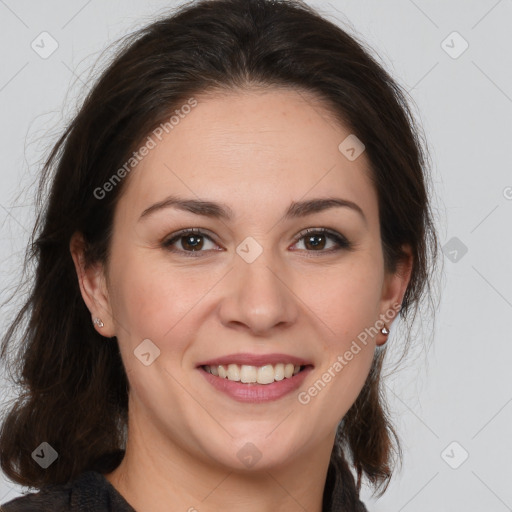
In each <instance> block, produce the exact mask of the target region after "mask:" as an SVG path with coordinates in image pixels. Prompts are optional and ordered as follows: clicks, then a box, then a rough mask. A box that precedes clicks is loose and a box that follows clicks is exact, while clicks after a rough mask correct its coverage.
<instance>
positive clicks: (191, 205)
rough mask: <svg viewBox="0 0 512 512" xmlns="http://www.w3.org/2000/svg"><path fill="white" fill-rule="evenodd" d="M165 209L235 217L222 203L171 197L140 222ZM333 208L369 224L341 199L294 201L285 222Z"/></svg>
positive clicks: (148, 211)
mask: <svg viewBox="0 0 512 512" xmlns="http://www.w3.org/2000/svg"><path fill="white" fill-rule="evenodd" d="M165 208H175V209H178V210H183V211H187V212H191V213H194V214H195V215H201V216H204V217H211V218H217V219H223V220H226V221H231V220H233V219H234V217H235V215H234V213H233V210H232V209H231V208H230V207H229V206H228V205H225V204H222V203H215V202H213V201H205V200H201V199H185V198H181V197H177V196H169V197H167V198H165V199H164V200H162V201H159V202H158V203H155V204H153V205H151V206H150V207H149V208H146V209H145V210H144V211H143V212H142V214H141V216H140V218H139V221H141V220H142V219H144V218H146V217H148V216H149V215H151V214H153V213H155V212H157V211H160V210H163V209H165ZM331 208H350V209H351V210H353V211H355V212H357V213H358V214H359V215H360V216H361V217H362V218H363V220H364V222H365V224H367V220H366V217H365V215H364V212H363V210H362V209H361V207H360V206H359V205H358V204H356V203H354V202H353V201H349V200H347V199H341V198H338V197H326V198H317V199H308V200H306V201H293V202H292V203H291V204H290V206H289V207H288V210H287V211H286V213H285V214H284V216H283V220H289V219H295V218H301V217H306V216H308V215H311V214H313V213H319V212H322V211H324V210H328V209H331Z"/></svg>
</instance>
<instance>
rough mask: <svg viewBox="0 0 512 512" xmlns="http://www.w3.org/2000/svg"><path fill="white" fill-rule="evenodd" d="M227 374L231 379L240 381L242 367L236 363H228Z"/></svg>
mask: <svg viewBox="0 0 512 512" xmlns="http://www.w3.org/2000/svg"><path fill="white" fill-rule="evenodd" d="M227 376H228V379H229V380H234V381H237V382H238V381H239V380H240V368H239V367H238V365H236V364H230V365H228V372H227Z"/></svg>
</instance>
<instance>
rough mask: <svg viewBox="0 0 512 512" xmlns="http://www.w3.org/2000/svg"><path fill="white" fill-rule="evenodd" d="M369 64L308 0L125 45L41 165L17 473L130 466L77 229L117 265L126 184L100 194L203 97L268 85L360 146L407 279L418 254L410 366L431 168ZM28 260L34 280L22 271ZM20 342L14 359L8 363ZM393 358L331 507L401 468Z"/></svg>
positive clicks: (62, 476)
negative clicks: (144, 145) (320, 114)
mask: <svg viewBox="0 0 512 512" xmlns="http://www.w3.org/2000/svg"><path fill="white" fill-rule="evenodd" d="M371 53H372V52H371V51H370V50H369V49H368V48H366V47H365V45H364V43H363V42H361V41H359V40H358V39H357V38H356V36H355V35H349V34H348V32H347V31H345V30H343V29H342V28H341V27H340V26H339V25H338V24H335V23H333V22H331V21H329V20H327V19H326V18H325V17H323V16H321V15H320V14H319V13H318V12H317V11H316V10H314V9H313V8H311V7H310V6H308V5H306V4H304V3H302V2H301V1H299V0H297V1H293V0H203V1H197V2H191V3H187V4H185V5H182V6H181V7H180V8H178V9H176V10H174V11H173V12H172V13H171V14H166V15H165V16H162V17H161V18H159V19H158V20H156V21H154V22H152V23H150V24H149V25H147V26H146V27H144V28H142V29H139V30H137V31H136V32H134V33H132V34H129V35H128V36H126V37H124V38H122V39H121V41H120V42H119V47H118V48H117V49H116V52H115V54H114V56H113V57H112V58H111V61H110V63H109V65H108V66H107V67H106V68H105V69H103V70H102V71H101V73H100V74H99V76H98V77H97V79H96V80H95V82H94V84H93V86H92V88H91V89H90V91H89V92H88V94H87V96H86V97H85V100H84V101H83V103H82V104H81V106H80V108H79V110H78V112H77V114H76V115H75V116H74V117H73V118H72V120H71V122H70V123H69V124H68V125H67V127H66V129H65V131H64V133H63V134H62V136H61V137H60V138H59V140H58V141H57V142H56V144H55V145H54V146H53V148H52V149H51V151H50V153H49V156H48V157H47V159H46V161H45V163H44V165H43V166H42V173H41V178H40V182H39V188H38V191H37V194H36V203H37V206H38V211H37V218H36V222H35V225H34V229H33V232H32V236H31V239H30V243H29V246H28V248H27V251H26V254H25V263H24V267H23V269H24V272H23V277H24V279H25V281H24V283H25V284H26V285H27V286H28V287H29V293H28V298H27V300H26V301H25V302H24V304H23V306H22V307H21V306H20V307H19V309H17V314H15V315H14V317H13V319H12V323H10V325H9V327H8V329H7V332H6V333H5V336H4V337H3V340H2V351H1V353H0V357H1V359H2V360H5V361H6V362H7V363H10V364H11V365H12V371H10V373H11V379H13V380H14V382H15V384H16V385H17V386H18V388H19V393H17V395H16V398H15V399H14V400H13V401H12V403H11V404H10V405H9V407H8V408H7V409H6V411H5V414H4V417H3V418H2V424H1V430H0V465H1V468H2V470H3V471H4V473H5V474H6V475H7V477H9V478H10V479H11V480H13V481H14V482H16V483H18V484H21V485H24V486H29V487H34V488H41V487H42V486H44V485H45V484H58V483H64V482H68V481H70V480H72V479H73V478H74V477H76V476H77V475H78V474H80V473H81V472H83V471H85V470H91V469H92V470H96V471H99V472H102V473H107V472H110V471H112V470H113V469H115V467H116V466H117V465H118V464H119V463H120V461H121V459H122V456H123V453H124V452H123V448H124V447H125V443H126V429H127V407H128V392H129V385H128V380H127V376H126V374H125V371H124V367H123V363H122V360H121V356H120V352H119V347H118V344H117V342H116V341H115V340H113V342H112V343H105V339H104V338H103V337H102V336H101V335H100V334H99V333H97V332H96V330H95V329H94V328H93V326H92V324H91V316H90V312H89V310H88V309H87V307H86V305H85V303H84V301H83V300H82V297H81V294H80V289H79V286H78V280H77V275H76V271H75V268H74V265H73V261H72V258H71V255H70V250H69V244H70V239H71V237H72V235H73V234H74V233H75V232H81V233H82V234H83V235H84V238H85V241H86V264H92V263H94V262H101V263H103V264H104V265H107V263H108V259H109V243H110V240H111V235H112V222H113V214H114V211H115V208H116V204H117V201H118V199H119V197H120V194H121V192H122V190H123V186H124V184H125V181H126V180H124V182H121V183H120V184H118V185H117V186H116V187H114V188H113V190H112V191H110V192H109V193H108V194H107V195H106V197H105V198H102V199H101V200H100V199H99V198H98V197H97V195H98V194H95V193H94V191H95V190H97V189H98V187H102V186H103V184H105V183H106V182H108V181H109V179H110V178H111V177H112V174H113V171H114V170H116V169H119V168H120V167H121V166H122V165H123V164H124V163H125V162H126V161H127V160H128V159H129V158H130V156H131V155H132V152H133V151H134V150H135V149H137V148H138V147H140V145H141V141H143V140H144V139H145V138H146V137H147V135H148V134H149V133H150V132H151V131H152V130H154V129H155V128H156V127H157V126H159V125H160V124H161V123H164V122H166V121H167V120H168V119H169V115H170V113H172V112H173V111H174V110H175V109H176V108H177V107H179V106H180V105H183V104H184V103H186V101H187V99H189V98H191V97H193V96H194V95H199V94H200V93H202V92H208V91H226V92H229V91H235V90H243V89H244V87H247V86H253V85H257V86H261V87H267V88H272V87H285V88H286V87H288V88H293V89H295V90H298V91H305V92H309V93H314V94H315V95H316V96H317V97H319V98H321V99H322V100H323V101H324V104H325V105H326V106H327V108H328V109H329V111H330V112H331V113H332V114H333V115H334V116H335V119H337V120H339V122H341V123H343V124H344V125H345V126H347V127H349V128H350V130H351V133H354V134H355V135H356V136H357V137H358V138H359V139H360V140H362V141H363V142H364V144H365V146H366V155H367V157H368V159H369V161H370V164H371V178H372V181H373V185H374V187H375V189H376V191H377V194H378V206H379V216H380V228H381V239H382V248H383V254H384V261H385V266H386V270H387V271H389V272H393V271H395V270H396V268H397V264H398V263H399V261H400V259H401V258H403V256H404V254H403V253H402V252H401V247H402V246H403V244H408V245H409V246H410V248H411V250H412V255H413V258H414V261H413V269H412V275H411V278H410V282H409V284H408V287H407V290H406V292H405V296H404V298H403V302H402V304H401V311H400V313H399V316H400V321H401V322H402V323H403V325H405V326H406V327H405V328H404V329H402V330H403V334H404V336H403V354H404V355H405V353H406V352H407V350H408V347H409V346H410V344H411V341H412V340H413V339H414V337H413V336H411V333H412V326H413V321H414V320H415V318H416V316H418V315H417V313H418V311H420V309H421V308H422V307H423V305H425V303H426V301H425V299H428V300H427V302H428V304H432V303H433V302H432V297H433V294H432V286H431V285H432V283H431V278H430V274H431V273H432V272H433V270H434V268H435V266H436V254H437V252H438V247H437V244H438V243H437V237H436V231H435V229H434V221H433V215H432V207H431V197H430V195H431V194H430V189H429V187H430V186H431V185H430V182H429V178H430V174H429V172H430V171H429V158H428V150H427V143H426V141H425V137H424V135H422V132H421V131H420V128H419V126H418V124H417V123H416V121H415V118H414V115H413V113H412V110H411V107H410V106H409V104H408V103H409V100H408V98H407V96H406V95H407V93H406V92H405V90H404V89H403V88H402V87H401V86H399V85H398V84H397V83H396V82H395V81H394V79H393V78H392V77H391V76H390V74H388V72H386V71H385V70H384V68H383V66H381V65H380V64H379V63H378V62H377V60H376V59H375V57H373V56H372V55H371ZM32 263H35V265H34V269H35V271H34V273H33V274H34V275H31V274H29V273H28V272H27V269H28V267H29V266H30V265H31V264H32ZM13 297H17V295H16V293H14V294H13V296H12V297H11V298H10V299H9V300H12V298H13ZM392 339H393V342H396V341H397V340H398V337H392ZM423 341H424V340H423ZM13 343H16V344H17V347H18V350H17V351H16V353H14V352H13V353H12V354H9V350H8V348H9V347H10V346H11V345H12V344H13ZM386 350H387V349H386V348H378V349H377V350H376V351H375V357H374V360H373V364H372V367H371V370H370V372H369V375H368V378H367V380H366V382H365V384H364V387H363V389H362V391H361V393H360V395H359V396H358V398H357V399H356V401H355V402H354V404H353V405H352V407H351V408H350V409H349V411H348V412H347V414H346V415H345V417H344V418H343V420H342V421H341V422H340V424H339V426H338V431H337V435H336V441H335V444H334V446H333V450H332V455H331V460H330V464H329V471H328V478H327V482H326V486H325V490H324V504H325V503H329V502H330V499H331V496H332V495H333V493H334V491H335V489H336V488H337V489H342V493H343V500H344V502H345V504H346V506H347V507H350V506H352V507H355V506H356V505H355V504H357V502H358V497H359V492H360V488H361V480H362V478H363V477H365V478H366V479H367V480H368V482H369V483H370V485H371V486H372V487H373V488H374V493H375V492H377V491H379V490H380V493H379V496H380V495H382V494H383V493H384V491H385V490H386V488H387V486H388V484H389V480H390V478H391V476H392V473H393V471H394V469H395V466H396V462H401V460H402V452H401V447H400V442H399V438H398V436H397V434H396V432H395V430H394V428H393V425H392V423H391V421H390V417H389V413H388V409H387V406H386V400H385V393H384V389H383V383H382V379H381V377H382V375H381V373H382V367H383V362H384V357H385V355H386ZM8 356H9V357H8ZM43 441H46V442H48V443H49V444H50V445H51V446H52V447H54V448H55V449H56V450H57V452H58V454H59V457H58V461H57V462H56V463H54V464H52V465H50V466H49V467H48V468H47V469H42V468H41V467H40V466H39V465H38V464H36V463H35V462H34V460H33V459H32V457H31V453H32V452H33V451H34V449H35V448H36V447H37V446H38V445H39V444H40V443H41V442H43ZM354 471H355V474H354ZM356 477H357V482H356Z"/></svg>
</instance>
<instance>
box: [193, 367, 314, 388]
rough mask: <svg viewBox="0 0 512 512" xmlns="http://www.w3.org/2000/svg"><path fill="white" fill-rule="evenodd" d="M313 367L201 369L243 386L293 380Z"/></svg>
mask: <svg viewBox="0 0 512 512" xmlns="http://www.w3.org/2000/svg"><path fill="white" fill-rule="evenodd" d="M311 366H312V365H305V366H299V365H294V364H292V363H278V364H275V365H273V364H267V365H263V366H251V365H238V364H228V365H222V364H221V365H211V366H210V365H203V366H201V368H202V369H203V370H204V371H205V372H207V373H210V374H211V375H214V376H215V377H219V378H221V379H226V380H230V381H232V382H241V383H243V384H272V383H274V382H279V381H282V380H285V379H291V378H293V377H294V376H295V375H297V374H298V373H300V372H302V371H303V370H304V369H306V368H308V367H311Z"/></svg>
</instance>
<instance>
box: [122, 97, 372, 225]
mask: <svg viewBox="0 0 512 512" xmlns="http://www.w3.org/2000/svg"><path fill="white" fill-rule="evenodd" d="M194 98H195V100H196V101H197V105H196V106H195V107H194V108H192V109H186V110H184V112H185V111H186V112H188V113H187V114H184V113H182V115H181V116H180V118H179V122H178V123H177V124H175V125H173V127H172V128H169V126H168V129H167V131H163V133H162V134H161V135H160V139H161V140H159V139H158V138H157V137H156V136H155V135H154V133H153V134H149V136H150V137H151V138H152V139H153V142H154V147H153V148H152V149H151V150H150V151H149V152H148V154H147V155H146V156H145V157H144V158H143V159H142V160H141V161H140V162H139V164H138V165H137V166H136V168H135V170H134V171H132V174H131V175H130V176H129V178H128V183H126V184H125V186H126V190H125V193H124V194H123V197H122V199H121V201H122V202H124V203H125V204H129V205H130V207H131V209H133V210H134V211H135V210H137V212H138V213H139V214H140V212H141V211H142V210H144V208H147V206H148V203H151V202H156V201H158V200H162V199H163V198H164V197H165V196H166V195H169V194H178V195H180V196H186V197H191V198H192V197H195V198H205V199H211V200H216V199H218V200H222V201H223V202H229V203H230V204H232V205H233V207H232V209H233V210H234V211H235V214H236V213H237V212H238V211H239V210H242V211H240V214H244V213H246V211H243V210H244V209H246V208H247V207H249V206H252V211H254V208H256V203H260V206H261V207H262V208H263V209H264V210H267V211H268V210H269V209H273V208H275V207H276V206H275V205H277V204H279V205H281V204H286V205H288V204H289V202H290V201H292V200H299V199H305V198H307V197H308V196H312V197H313V196H314V197H318V196H326V195H333V194H336V195H339V194H341V195H342V196H343V197H344V198H346V199H349V200H352V201H355V202H357V203H358V204H360V206H361V207H362V208H364V209H365V210H366V211H368V214H369V215H370V216H371V215H372V214H375V213H376V203H377V199H376V195H375V191H374V189H373V186H372V184H371V181H370V178H369V172H370V171H369V162H368V159H367V157H366V155H365V153H364V152H363V153H362V154H361V156H359V157H358V158H357V159H355V160H353V161H350V160H349V159H347V158H346V157H345V156H344V154H342V153H341V152H340V149H339V146H340V144H341V143H342V142H343V141H344V140H345V139H346V138H347V137H348V136H350V135H351V132H350V129H349V128H348V127H346V126H344V125H342V124H341V123H340V122H338V121H336V120H335V119H334V116H333V115H332V113H331V112H329V110H327V109H326V108H325V105H324V104H322V102H321V101H319V100H318V99H317V98H315V96H313V95H311V94H309V93H307V92H302V91H301V92H299V91H296V90H291V89H270V90H269V89H266V90H263V89H253V90H247V91H238V92H224V93H222V94H213V95H211V94H210V95H203V96H200V95H198V96H195V97H194ZM178 110H179V108H178ZM171 115H172V113H171ZM176 119H178V118H176ZM161 131H162V130H161ZM167 132H168V133H167ZM120 206H122V205H121V202H120ZM280 208H281V206H280Z"/></svg>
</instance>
